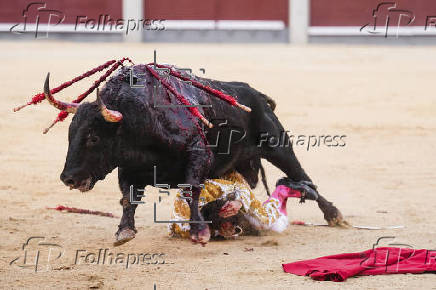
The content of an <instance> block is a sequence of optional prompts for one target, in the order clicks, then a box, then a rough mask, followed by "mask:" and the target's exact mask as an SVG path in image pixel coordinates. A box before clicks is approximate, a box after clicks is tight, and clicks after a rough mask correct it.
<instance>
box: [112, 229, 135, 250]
mask: <svg viewBox="0 0 436 290" xmlns="http://www.w3.org/2000/svg"><path fill="white" fill-rule="evenodd" d="M133 238H135V231H134V230H132V229H129V228H125V229H123V230H121V231H118V232H117V233H116V234H115V242H114V247H118V246H120V245H122V244H124V243H127V242H128V241H130V240H132V239H133Z"/></svg>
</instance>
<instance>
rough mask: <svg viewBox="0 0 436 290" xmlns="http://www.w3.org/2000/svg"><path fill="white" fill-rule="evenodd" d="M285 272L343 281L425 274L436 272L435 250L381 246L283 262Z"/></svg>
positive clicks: (322, 279)
mask: <svg viewBox="0 0 436 290" xmlns="http://www.w3.org/2000/svg"><path fill="white" fill-rule="evenodd" d="M282 266H283V270H284V271H285V272H286V273H292V274H295V275H299V276H310V277H311V278H312V279H314V280H319V281H335V282H342V281H345V280H346V279H347V278H348V277H351V276H357V275H359V276H367V275H383V274H400V273H401V274H402V273H414V274H419V273H424V272H433V271H434V272H435V274H436V250H425V249H421V250H415V249H410V248H395V247H380V248H375V249H372V250H367V251H364V252H360V253H345V254H338V255H332V256H326V257H321V258H317V259H312V260H305V261H298V262H294V263H289V264H283V265H282Z"/></svg>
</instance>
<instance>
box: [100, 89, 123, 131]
mask: <svg viewBox="0 0 436 290" xmlns="http://www.w3.org/2000/svg"><path fill="white" fill-rule="evenodd" d="M97 104H98V108H99V109H100V112H101V114H102V116H103V118H104V119H105V120H106V121H108V122H112V123H116V122H119V121H121V120H122V119H123V114H121V113H120V112H118V111H113V110H109V109H108V108H106V105H105V104H104V103H103V100H102V99H101V97H100V91H99V90H98V88H97Z"/></svg>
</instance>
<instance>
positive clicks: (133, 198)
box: [114, 168, 145, 246]
mask: <svg viewBox="0 0 436 290" xmlns="http://www.w3.org/2000/svg"><path fill="white" fill-rule="evenodd" d="M131 175H132V174H131ZM132 177H133V176H127V174H126V172H125V170H124V169H122V168H119V169H118V180H119V185H120V189H121V192H122V194H123V197H122V198H121V199H120V204H121V206H122V207H123V216H122V217H121V221H120V224H119V225H118V231H117V232H116V233H115V242H114V246H119V245H122V244H124V243H126V242H128V241H130V240H131V239H133V238H135V234H136V232H137V230H136V228H135V211H136V208H137V207H138V202H139V201H141V198H142V195H143V193H142V192H141V190H143V189H144V187H145V184H143V182H138V181H137V180H135V178H132Z"/></svg>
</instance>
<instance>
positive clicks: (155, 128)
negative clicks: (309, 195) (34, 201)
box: [46, 65, 342, 242]
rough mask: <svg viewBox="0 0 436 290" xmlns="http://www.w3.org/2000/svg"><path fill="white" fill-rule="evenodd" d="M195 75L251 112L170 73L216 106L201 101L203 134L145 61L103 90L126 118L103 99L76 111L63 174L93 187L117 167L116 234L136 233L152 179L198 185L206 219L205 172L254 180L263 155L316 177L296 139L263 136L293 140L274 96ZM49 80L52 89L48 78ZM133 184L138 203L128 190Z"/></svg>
mask: <svg viewBox="0 0 436 290" xmlns="http://www.w3.org/2000/svg"><path fill="white" fill-rule="evenodd" d="M130 69H131V70H132V71H131V72H130ZM195 79H196V80H198V81H200V82H202V83H203V84H206V85H209V86H210V87H212V88H215V89H217V90H220V91H222V92H224V93H227V94H229V95H231V96H237V99H238V102H239V103H241V104H243V105H246V106H248V107H250V108H251V109H252V111H251V112H250V113H248V112H245V111H243V110H241V109H240V108H238V107H234V106H232V105H230V104H228V103H227V102H225V101H223V100H221V99H219V98H217V97H216V96H212V95H210V94H208V93H206V92H205V91H203V90H200V89H198V88H196V87H194V86H192V85H191V84H189V83H185V82H182V81H180V80H179V79H177V78H175V77H169V78H168V81H169V82H170V83H171V84H172V85H173V87H175V88H176V89H177V91H179V92H180V93H181V94H183V95H184V96H186V97H187V98H188V99H189V101H190V102H191V103H192V104H199V105H211V107H202V108H200V111H202V113H203V115H204V116H205V117H206V118H207V119H208V120H210V121H211V122H212V123H213V124H214V127H213V128H212V129H209V128H204V130H203V131H204V132H205V136H204V135H202V134H201V131H202V130H200V127H201V122H200V121H199V120H198V119H196V118H195V117H193V116H192V115H191V114H190V113H189V111H188V109H187V108H184V107H180V106H179V107H176V105H177V104H180V102H179V101H178V100H177V99H176V98H175V96H173V95H172V94H169V93H168V92H167V90H166V89H165V88H163V87H162V86H161V85H160V84H159V81H158V80H157V79H155V78H154V77H153V76H152V75H151V74H150V73H149V72H148V71H147V70H146V68H145V65H135V66H133V67H130V68H122V69H121V70H120V71H119V72H118V73H117V74H116V75H115V76H113V77H112V78H111V79H110V80H109V81H108V82H107V83H106V85H105V86H104V88H103V89H102V91H101V94H100V96H101V100H102V103H104V104H105V105H106V106H107V108H108V109H111V110H117V111H118V112H120V113H121V114H122V120H121V121H120V122H108V121H107V119H105V118H103V115H102V113H101V103H100V104H99V103H98V102H92V103H84V104H82V105H80V106H79V107H78V109H77V111H76V114H75V115H74V118H73V120H72V122H71V125H70V128H69V135H68V140H69V148H68V154H67V157H66V162H65V167H64V170H63V172H62V174H61V177H60V178H61V180H62V181H63V182H64V183H65V184H66V185H67V186H70V188H77V189H80V190H82V191H87V190H90V189H92V187H93V186H94V184H95V183H96V182H97V181H98V180H103V179H104V178H105V176H106V175H107V174H108V173H110V172H111V171H112V170H113V169H115V168H117V167H118V179H119V186H120V189H121V192H122V195H123V197H122V199H121V204H122V206H123V216H122V218H121V222H120V225H119V226H118V227H119V229H118V231H117V234H116V235H117V239H118V240H123V239H125V240H128V239H130V238H133V237H134V233H135V232H136V229H135V220H134V215H135V210H136V207H137V204H136V203H135V202H136V201H139V200H140V196H139V197H138V194H137V190H139V189H143V188H144V187H145V186H147V185H152V186H153V185H155V184H157V183H159V184H169V185H170V186H171V187H177V186H178V185H179V184H190V185H192V200H191V202H190V208H191V220H192V221H197V222H198V221H202V220H203V219H202V216H201V214H200V213H199V210H198V198H199V194H200V190H201V188H200V184H202V183H203V182H204V181H205V179H206V178H218V177H220V176H222V175H223V174H225V173H226V172H228V171H230V170H237V171H239V172H240V173H241V174H242V175H243V176H244V177H245V178H246V179H247V181H248V182H249V184H250V185H251V186H252V187H255V186H256V184H257V182H258V173H259V169H260V168H261V162H260V160H261V158H264V159H266V160H268V161H269V162H271V163H272V164H273V165H275V166H276V167H278V168H279V169H280V170H282V171H283V172H284V173H285V174H286V175H287V176H288V177H289V178H291V179H293V180H295V181H301V180H307V181H311V180H310V178H309V176H308V175H307V174H306V173H305V172H304V170H303V169H302V167H301V165H300V163H299V162H298V160H297V158H296V156H295V154H294V152H293V150H292V146H270V144H269V143H268V142H260V136H261V135H262V134H265V132H267V133H268V134H269V136H275V137H276V138H279V136H283V137H284V138H285V140H284V144H290V142H289V140H288V136H287V134H284V135H283V132H284V128H283V126H282V125H281V124H280V122H279V120H278V119H277V116H276V115H275V114H274V112H273V108H271V105H272V104H273V102H271V101H272V100H271V99H269V98H268V97H267V96H265V95H264V94H262V93H260V92H258V91H257V90H255V89H253V88H252V87H250V86H249V85H248V84H246V83H241V82H221V81H216V80H210V79H205V78H199V77H195ZM132 84H134V86H132ZM46 85H47V88H48V78H47V82H46ZM238 134H239V135H238ZM241 134H242V135H241ZM204 138H207V142H205V140H204ZM155 167H156V170H154V169H155ZM155 172H156V176H155ZM132 189H133V192H134V193H135V194H133V198H134V200H133V201H135V202H133V201H132V200H130V197H129V196H130V194H129V193H130V192H131V191H132ZM317 202H318V205H319V207H320V209H321V210H322V212H323V213H324V218H325V219H326V220H327V221H328V222H329V224H330V225H333V224H338V223H340V222H341V221H342V216H341V213H340V212H339V210H338V209H337V208H336V207H334V206H333V205H332V203H330V202H328V201H327V200H326V199H325V198H324V197H322V196H321V195H319V198H318V200H317ZM205 227H206V225H205V224H203V223H192V224H191V237H193V239H194V240H195V241H200V242H202V241H203V240H202V237H200V235H199V233H203V232H204V229H205ZM123 232H124V233H123ZM126 232H127V234H126ZM206 240H207V239H206Z"/></svg>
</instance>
